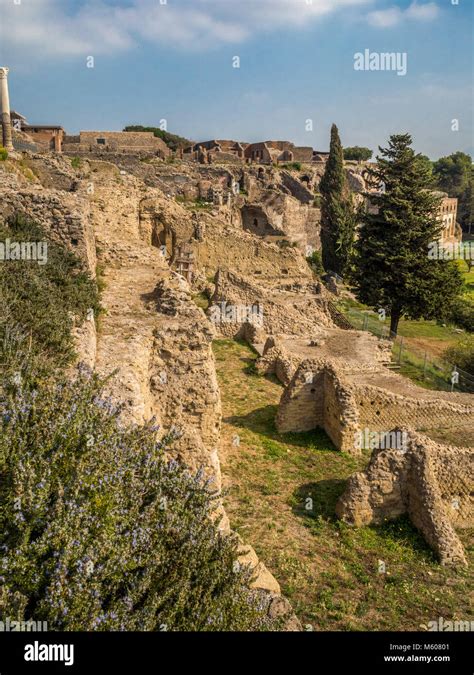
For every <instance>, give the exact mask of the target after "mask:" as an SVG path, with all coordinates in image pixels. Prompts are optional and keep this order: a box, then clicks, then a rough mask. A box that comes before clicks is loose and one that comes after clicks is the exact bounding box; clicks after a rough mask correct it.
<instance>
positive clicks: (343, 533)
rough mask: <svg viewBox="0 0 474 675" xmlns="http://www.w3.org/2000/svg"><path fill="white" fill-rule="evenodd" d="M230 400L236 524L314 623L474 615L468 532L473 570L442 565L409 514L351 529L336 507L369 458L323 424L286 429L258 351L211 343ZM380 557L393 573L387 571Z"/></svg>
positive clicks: (225, 457) (405, 626) (227, 468)
mask: <svg viewBox="0 0 474 675" xmlns="http://www.w3.org/2000/svg"><path fill="white" fill-rule="evenodd" d="M214 353H215V356H216V363H217V373H218V380H219V386H220V389H221V397H222V405H223V429H222V449H221V465H222V473H223V481H224V486H225V489H226V496H225V507H226V510H227V513H228V515H229V517H230V521H231V525H232V527H233V528H234V529H236V530H237V531H238V532H239V533H240V534H241V536H242V537H243V538H244V540H245V541H246V542H248V543H249V544H251V545H252V546H253V547H254V548H255V550H256V551H257V553H258V555H259V556H260V558H261V560H262V561H263V562H264V563H265V564H266V565H267V567H268V568H269V569H270V571H271V572H272V573H273V574H274V575H275V577H276V578H277V580H278V581H279V582H280V584H281V586H282V591H283V592H284V594H285V595H286V596H287V597H288V598H289V599H290V601H291V602H292V604H293V607H294V609H295V611H296V613H297V614H298V616H299V618H300V619H301V621H302V622H303V623H304V624H311V625H312V626H313V628H314V629H315V630H417V629H420V626H421V625H423V624H424V625H426V623H427V622H428V621H430V620H432V619H436V618H437V617H439V616H443V617H444V618H446V619H451V618H459V619H460V618H464V619H467V618H468V617H469V614H470V611H471V609H470V602H469V593H470V589H472V583H473V573H472V571H471V570H472V569H473V563H474V555H473V554H474V549H473V545H472V536H471V535H472V533H469V532H464V533H462V534H461V536H462V539H463V541H464V544H465V545H466V548H467V549H468V555H469V557H470V560H471V566H470V569H469V570H458V571H453V570H449V569H445V568H442V567H441V566H440V565H438V564H437V562H436V561H435V559H434V556H433V554H432V552H431V550H430V549H429V548H428V547H427V546H426V544H425V543H424V541H423V539H422V538H421V537H420V535H419V534H418V533H417V532H416V531H415V530H414V528H413V527H412V525H411V524H410V522H409V521H408V520H407V519H406V518H402V519H400V520H397V521H396V522H393V523H387V524H386V525H384V526H381V527H373V528H372V527H370V528H369V527H364V528H360V529H354V528H351V527H349V526H347V525H345V524H343V523H341V522H340V521H338V520H337V519H336V518H335V515H334V508H335V504H336V501H337V499H338V497H339V495H340V494H341V493H342V492H343V490H344V488H345V483H346V480H347V478H348V476H349V475H351V473H353V472H354V471H357V470H359V469H361V468H363V467H364V465H365V463H366V462H367V459H368V456H367V454H365V455H364V457H362V458H361V459H355V458H353V457H351V456H349V455H345V454H343V453H341V452H338V451H337V450H336V449H335V448H334V447H333V446H332V443H331V441H330V440H329V439H328V438H327V436H326V435H325V434H324V432H322V431H315V432H311V433H305V434H284V435H281V434H278V432H277V431H276V429H275V423H274V420H275V414H276V411H277V406H278V402H279V399H280V396H281V394H282V391H283V389H282V387H281V385H280V384H279V383H278V382H277V381H276V380H275V379H274V378H271V377H261V376H259V375H257V374H256V371H255V367H254V364H255V359H256V358H257V357H256V354H255V353H254V352H253V351H252V350H251V349H250V348H249V347H248V345H246V344H243V343H240V342H234V341H231V340H219V341H216V342H214ZM379 561H382V562H384V563H385V567H386V574H380V573H379V571H378V569H379Z"/></svg>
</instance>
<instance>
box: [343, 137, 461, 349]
mask: <svg viewBox="0 0 474 675" xmlns="http://www.w3.org/2000/svg"><path fill="white" fill-rule="evenodd" d="M411 143H412V139H411V136H410V135H409V134H403V135H393V136H391V137H390V140H389V146H388V148H379V150H380V152H381V156H379V157H377V162H378V163H377V167H376V168H375V169H372V170H371V171H370V174H371V179H372V180H373V181H374V185H380V186H382V190H381V191H380V192H378V193H375V194H371V195H370V196H369V198H370V201H371V203H372V205H373V206H374V207H375V209H373V210H372V211H376V212H372V213H366V214H365V215H364V218H363V223H362V226H361V228H360V232H359V237H358V239H357V241H356V243H355V253H356V256H355V271H354V283H355V287H356V293H357V296H358V298H359V300H360V301H361V302H364V303H366V304H368V305H370V306H372V307H374V308H384V309H385V310H386V311H387V313H389V314H390V318H391V320H390V329H391V333H392V336H395V335H396V334H397V331H398V324H399V321H400V318H401V317H402V316H406V317H407V318H410V319H421V318H423V319H428V320H429V319H439V318H444V317H446V316H447V315H448V313H449V311H450V308H451V307H452V304H453V302H454V301H455V299H456V298H457V297H458V296H459V293H460V292H461V289H462V278H461V274H460V272H459V269H458V268H457V266H456V265H455V264H454V263H453V262H451V261H448V260H444V259H436V258H434V257H433V256H430V255H429V252H430V250H433V247H432V246H431V247H430V244H431V245H432V244H433V242H437V241H438V240H439V237H440V233H441V228H442V225H441V223H440V220H439V218H438V209H439V203H440V199H439V197H438V196H436V194H434V193H433V192H431V191H430V190H429V189H428V188H429V185H430V176H429V171H428V168H427V166H426V163H425V162H423V161H421V160H420V155H416V154H415V152H414V150H413V149H412V148H411ZM441 257H443V256H441Z"/></svg>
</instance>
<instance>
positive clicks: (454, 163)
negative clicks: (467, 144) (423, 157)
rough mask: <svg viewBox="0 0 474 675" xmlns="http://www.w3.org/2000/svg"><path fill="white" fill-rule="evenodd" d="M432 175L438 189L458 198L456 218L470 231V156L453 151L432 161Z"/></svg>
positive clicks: (471, 204)
mask: <svg viewBox="0 0 474 675" xmlns="http://www.w3.org/2000/svg"><path fill="white" fill-rule="evenodd" d="M433 175H434V178H435V179H436V184H437V186H438V187H439V189H440V190H443V191H444V192H447V193H448V195H449V196H450V197H457V198H458V220H459V222H460V223H461V225H462V228H463V230H465V231H469V232H470V231H471V229H472V223H473V214H474V204H473V191H472V186H473V175H474V174H473V167H472V158H471V157H470V155H467V154H466V153H464V152H454V153H453V154H451V155H448V156H447V157H441V159H439V160H438V161H437V162H435V163H434V168H433Z"/></svg>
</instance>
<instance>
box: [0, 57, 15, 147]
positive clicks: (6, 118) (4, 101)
mask: <svg viewBox="0 0 474 675" xmlns="http://www.w3.org/2000/svg"><path fill="white" fill-rule="evenodd" d="M8 71H9V68H0V97H1V106H2V128H3V147H4V148H6V149H7V150H13V141H12V123H11V119H10V97H9V95H8Z"/></svg>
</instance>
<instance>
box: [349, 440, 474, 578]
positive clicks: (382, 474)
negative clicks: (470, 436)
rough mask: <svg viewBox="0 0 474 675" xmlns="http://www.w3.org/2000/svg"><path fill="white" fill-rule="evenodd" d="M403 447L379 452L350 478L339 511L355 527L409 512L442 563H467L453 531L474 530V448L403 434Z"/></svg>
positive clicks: (376, 522)
mask: <svg viewBox="0 0 474 675" xmlns="http://www.w3.org/2000/svg"><path fill="white" fill-rule="evenodd" d="M405 433H406V434H407V436H408V442H407V444H406V446H405V447H404V448H401V449H395V448H390V449H383V450H380V449H376V450H374V451H373V454H372V457H371V460H370V463H369V465H368V467H367V469H366V470H365V471H363V472H360V473H356V474H354V475H353V476H351V478H350V479H349V482H348V485H347V488H346V491H345V492H344V494H343V495H342V497H341V498H340V500H339V502H338V504H337V507H336V513H337V515H338V516H339V518H341V519H343V520H344V521H346V522H348V523H350V524H352V525H355V526H357V527H360V526H363V525H370V524H380V523H383V522H384V521H385V520H386V519H393V518H396V517H398V516H400V515H402V514H404V513H407V514H408V516H409V517H410V520H411V521H412V523H413V524H414V525H415V527H416V528H417V529H419V530H420V532H421V533H422V534H423V536H424V538H425V540H426V542H427V543H428V544H429V545H430V546H431V548H433V550H434V551H435V552H436V554H437V556H438V557H439V559H440V562H441V563H442V564H443V565H466V564H467V561H466V556H465V552H464V548H463V546H462V543H461V541H460V539H459V537H458V535H457V534H456V532H455V529H454V527H455V526H456V527H458V528H461V527H473V526H474V508H473V507H474V502H473V497H472V492H473V489H474V450H472V448H457V447H453V446H445V445H440V444H438V443H435V442H434V441H433V440H431V439H429V438H428V437H426V436H422V435H420V434H417V433H416V432H413V431H410V430H405Z"/></svg>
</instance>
